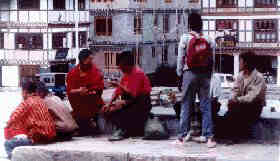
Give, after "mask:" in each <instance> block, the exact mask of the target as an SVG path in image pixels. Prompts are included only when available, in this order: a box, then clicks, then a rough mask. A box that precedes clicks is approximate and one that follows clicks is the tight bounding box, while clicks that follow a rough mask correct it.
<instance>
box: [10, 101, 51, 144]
mask: <svg viewBox="0 0 280 161" xmlns="http://www.w3.org/2000/svg"><path fill="white" fill-rule="evenodd" d="M4 131H5V138H6V139H7V140H10V139H12V138H13V137H14V136H16V135H20V134H25V135H27V136H28V138H29V139H31V140H32V141H33V142H34V143H41V142H49V141H52V140H53V139H54V138H55V136H56V130H55V123H54V120H53V118H52V116H51V115H50V113H49V112H48V108H47V106H46V104H45V103H44V102H43V100H42V99H41V98H40V97H38V96H31V97H29V98H28V99H27V100H25V101H23V102H22V103H21V104H20V105H19V106H18V107H17V108H16V110H15V111H14V112H13V113H12V115H11V117H10V120H9V121H8V123H7V127H6V128H5V130H4Z"/></svg>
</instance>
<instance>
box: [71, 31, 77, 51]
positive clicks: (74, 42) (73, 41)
mask: <svg viewBox="0 0 280 161" xmlns="http://www.w3.org/2000/svg"><path fill="white" fill-rule="evenodd" d="M72 48H76V32H72Z"/></svg>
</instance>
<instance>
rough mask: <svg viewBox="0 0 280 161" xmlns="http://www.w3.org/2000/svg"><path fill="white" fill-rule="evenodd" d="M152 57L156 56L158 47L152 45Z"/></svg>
mask: <svg viewBox="0 0 280 161" xmlns="http://www.w3.org/2000/svg"><path fill="white" fill-rule="evenodd" d="M152 57H153V58H154V57H156V48H155V47H152Z"/></svg>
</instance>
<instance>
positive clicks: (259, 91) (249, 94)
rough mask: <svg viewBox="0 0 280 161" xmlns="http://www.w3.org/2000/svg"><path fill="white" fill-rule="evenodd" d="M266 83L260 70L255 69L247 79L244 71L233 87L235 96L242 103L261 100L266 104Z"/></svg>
mask: <svg viewBox="0 0 280 161" xmlns="http://www.w3.org/2000/svg"><path fill="white" fill-rule="evenodd" d="M266 88H267V87H266V83H265V80H264V78H263V76H262V74H261V73H260V72H258V71H257V70H254V71H253V72H252V73H251V75H250V76H249V77H248V78H247V79H245V77H244V74H243V72H240V74H239V75H238V77H237V79H236V81H235V83H234V88H233V98H236V99H237V100H238V102H240V103H251V102H255V101H257V102H260V103H261V104H262V105H263V106H265V103H266V101H265V99H266V98H265V97H266Z"/></svg>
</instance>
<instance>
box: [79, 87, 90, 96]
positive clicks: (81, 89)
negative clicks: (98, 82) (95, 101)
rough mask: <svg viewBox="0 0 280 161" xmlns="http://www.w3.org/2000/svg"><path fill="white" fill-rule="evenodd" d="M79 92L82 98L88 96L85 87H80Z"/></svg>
mask: <svg viewBox="0 0 280 161" xmlns="http://www.w3.org/2000/svg"><path fill="white" fill-rule="evenodd" d="M79 91H80V94H81V95H83V96H84V95H87V94H88V89H87V88H86V87H80V89H79Z"/></svg>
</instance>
